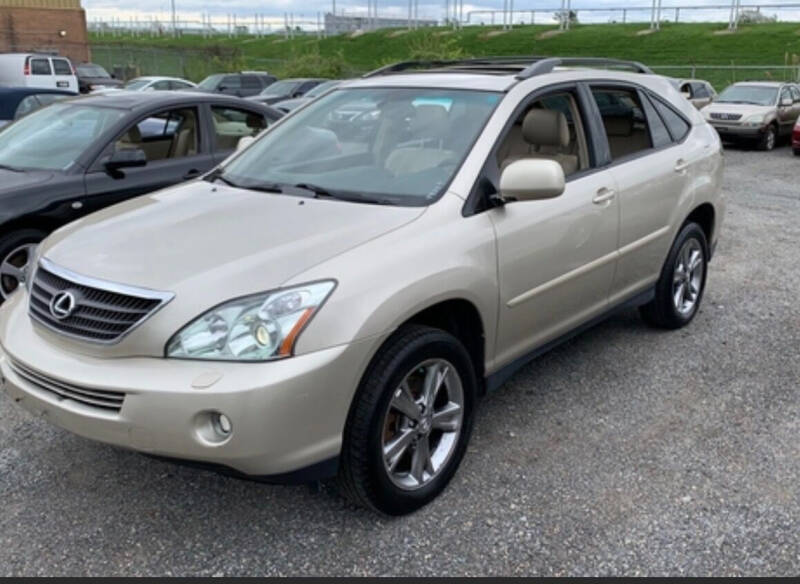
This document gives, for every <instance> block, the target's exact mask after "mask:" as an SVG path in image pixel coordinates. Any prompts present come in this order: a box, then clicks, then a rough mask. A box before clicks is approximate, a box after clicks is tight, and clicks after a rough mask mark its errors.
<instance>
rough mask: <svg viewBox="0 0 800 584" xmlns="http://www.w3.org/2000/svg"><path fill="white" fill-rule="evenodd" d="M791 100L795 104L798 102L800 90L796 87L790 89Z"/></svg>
mask: <svg viewBox="0 0 800 584" xmlns="http://www.w3.org/2000/svg"><path fill="white" fill-rule="evenodd" d="M792 98H793V99H794V100H795V102H797V101H800V89H798V88H797V87H792Z"/></svg>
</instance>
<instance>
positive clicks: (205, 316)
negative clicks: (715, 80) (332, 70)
mask: <svg viewBox="0 0 800 584" xmlns="http://www.w3.org/2000/svg"><path fill="white" fill-rule="evenodd" d="M474 63H475V62H474V61H469V60H467V61H464V62H463V63H459V62H456V63H448V64H442V63H441V62H437V63H432V64H431V67H436V68H440V69H445V71H444V72H439V73H436V72H426V73H425V74H422V73H419V72H416V71H414V70H411V67H415V68H419V67H421V66H422V65H421V64H420V63H419V62H414V63H409V64H401V65H397V66H395V67H392V68H388V69H383V70H381V71H379V72H376V73H375V74H373V75H371V76H369V77H368V78H366V79H363V80H358V81H355V82H352V83H348V84H346V85H345V86H342V87H340V88H336V89H334V90H333V91H332V92H331V93H328V94H327V95H325V96H323V97H321V98H319V99H317V100H315V101H314V102H312V103H310V104H308V106H306V107H304V108H302V110H299V111H297V112H295V113H293V114H292V115H291V116H288V117H287V118H285V119H284V120H282V121H281V122H280V123H278V124H276V125H275V126H273V127H272V128H271V129H268V130H267V131H266V132H265V133H264V134H262V135H261V136H260V137H259V138H258V139H257V140H256V141H255V142H254V143H253V144H252V145H250V146H249V147H247V148H245V149H243V150H241V151H239V152H237V153H236V154H235V155H233V156H232V157H231V158H230V159H229V160H228V161H227V162H225V163H224V164H223V165H222V166H221V167H220V168H218V169H216V170H215V171H214V172H213V173H211V174H209V175H208V176H207V177H206V178H205V180H203V181H195V182H192V183H189V184H186V185H182V186H177V187H174V188H172V189H168V190H165V191H161V192H159V193H157V194H152V195H148V196H144V197H140V198H137V199H135V200H132V201H128V202H126V203H124V204H122V205H118V206H116V207H112V208H110V209H106V210H104V211H101V212H100V213H97V214H94V215H92V216H89V217H86V218H84V219H83V220H82V221H78V222H75V223H72V224H70V225H68V226H66V227H65V228H63V229H61V230H60V231H59V232H58V233H56V234H54V235H53V236H51V237H50V238H48V239H47V240H46V241H45V242H44V243H43V244H42V245H41V246H40V248H39V250H38V252H37V254H36V257H35V258H34V262H35V264H36V266H37V267H36V272H35V275H34V276H33V278H32V280H31V281H30V283H29V286H28V288H27V289H21V290H20V291H19V292H18V293H16V294H14V295H13V296H12V298H11V299H10V300H9V301H8V302H6V304H5V305H4V306H3V307H2V309H0V347H1V349H0V352H2V358H0V371H1V372H2V375H1V376H0V377H2V378H3V379H4V380H5V388H6V390H7V391H8V392H9V393H10V395H11V398H12V401H13V402H14V403H18V404H20V405H21V406H22V407H25V408H27V409H28V410H30V411H32V412H42V411H46V412H47V416H46V419H47V420H48V421H50V422H52V423H55V424H57V425H60V426H62V427H64V428H66V429H68V430H70V431H72V432H75V433H77V434H80V435H82V436H86V437H89V438H93V439H96V440H102V441H104V442H108V443H111V444H117V445H120V446H124V447H126V448H133V449H138V450H143V451H146V452H148V453H150V454H153V455H159V456H165V457H171V458H178V459H189V460H192V461H195V462H196V463H205V464H209V465H212V467H214V468H222V469H227V471H228V472H232V473H234V474H236V473H238V474H240V475H241V474H244V475H251V476H259V477H261V478H264V479H271V480H281V481H287V480H292V479H294V480H310V479H312V478H315V477H322V476H329V475H333V474H337V473H338V477H339V483H340V486H341V490H342V492H343V493H344V494H345V495H346V496H348V497H350V498H351V499H352V500H354V501H356V502H358V503H360V504H363V505H366V506H369V507H372V508H374V509H377V510H379V511H381V512H383V513H388V514H402V513H408V512H410V511H413V510H415V509H417V508H419V507H421V506H422V505H424V504H425V503H427V502H429V501H431V500H432V499H433V498H434V497H435V496H436V495H437V494H438V493H440V492H441V491H442V490H443V489H444V488H445V486H446V484H447V483H448V481H449V480H450V479H451V477H452V476H453V475H454V473H455V472H456V469H457V467H458V465H459V462H460V461H461V458H462V457H463V455H464V453H465V452H466V451H467V444H468V441H469V437H470V433H471V430H472V426H473V423H474V420H475V412H476V408H477V406H478V403H479V402H478V399H479V396H480V395H482V394H483V393H485V392H487V391H490V390H493V389H496V388H497V387H499V386H500V385H501V384H502V383H503V382H504V380H506V379H508V377H509V376H510V375H511V374H512V373H513V372H514V371H515V370H517V369H519V368H520V367H522V366H523V365H524V364H526V363H527V362H528V361H529V360H530V359H532V358H534V357H535V356H536V355H538V354H541V353H542V352H544V351H545V350H547V349H548V348H550V347H553V346H555V345H556V344H558V343H559V342H560V341H563V340H565V339H567V338H569V337H570V336H572V335H574V334H575V333H576V332H578V331H580V330H582V329H585V328H587V327H589V326H591V325H592V324H593V323H596V322H598V321H599V320H601V319H602V318H604V317H605V316H607V315H608V314H610V313H611V312H613V311H614V310H618V309H620V308H623V307H631V306H640V307H641V312H642V315H643V316H644V318H645V320H646V321H648V322H649V323H652V324H654V325H656V326H659V327H664V328H667V329H678V328H681V327H684V326H686V325H687V324H688V323H690V322H691V321H692V319H693V318H694V316H695V315H696V314H697V311H698V309H699V307H700V303H701V301H702V297H703V290H704V287H705V282H706V275H707V273H708V265H709V264H708V262H709V260H710V259H711V257H712V253H713V250H714V247H715V245H716V242H717V241H718V238H719V232H720V224H721V222H722V219H723V217H724V215H725V203H724V197H723V196H722V195H721V193H720V189H721V186H722V172H723V160H722V154H721V143H720V139H719V137H718V136H717V134H716V133H715V132H714V130H713V129H712V128H711V127H710V126H709V125H708V124H707V123H705V121H704V120H703V118H702V116H701V115H700V113H698V111H697V110H696V109H695V108H694V107H692V105H691V104H689V103H688V102H687V101H686V100H685V99H683V97H681V95H680V94H679V93H678V92H677V91H676V90H675V89H674V88H673V87H672V86H671V85H670V84H669V83H668V82H667V81H665V80H664V79H663V78H661V77H659V76H656V75H652V74H649V69H647V68H646V67H644V66H642V65H639V64H635V63H630V64H623V63H620V62H617V61H605V60H597V59H594V60H590V61H586V60H582V59H560V58H543V59H538V60H535V61H532V62H530V63H522V62H521V61H520V59H518V58H516V59H510V60H502V59H494V60H489V59H483V60H481V61H480V64H481V66H480V67H474V66H473V64H474ZM604 63H607V64H608V66H609V67H613V69H612V70H607V71H606V70H601V69H600V67H601V65H603V64H604ZM587 64H590V65H592V67H585V66H581V65H587ZM623 65H626V66H629V68H631V69H632V70H633V71H638V72H639V73H636V72H622V71H619V70H617V69H619V68H620V67H621V66H623ZM453 73H457V74H453ZM607 93H612V94H614V95H615V97H617V98H619V99H615V100H614V101H615V102H617V103H619V102H628V103H633V104H635V105H636V107H638V108H639V109H640V110H641V111H642V112H643V114H644V117H643V118H642V120H641V121H637V120H635V118H634V115H633V111H631V110H630V109H629V111H627V112H619V113H618V114H606V115H603V114H602V113H601V112H600V110H599V109H598V106H597V103H598V101H607V100H604V99H603V100H601V99H600V98H601V97H602V96H604V95H605V94H607ZM365 101H369V102H372V103H374V104H375V105H376V107H377V108H378V111H379V116H378V118H379V119H380V124H379V125H378V126H377V127H376V131H375V132H374V133H372V134H370V135H364V136H363V137H361V139H360V143H358V144H357V145H356V146H358V148H352V149H347V150H340V151H337V152H335V153H332V152H331V151H330V149H328V148H327V147H326V148H320V149H319V150H318V152H319V154H317V155H310V154H309V148H308V145H309V139H310V136H311V134H310V133H309V131H310V130H313V131H314V136H316V137H317V139H318V140H319V142H320V143H324V144H328V143H330V141H331V134H332V130H330V129H328V128H327V127H326V124H327V121H328V119H329V118H330V114H331V112H335V111H337V110H341V109H344V108H346V106H347V104H348V103H351V102H356V103H363V102H365ZM565 111H566V112H567V113H566V114H565V113H564V112H565ZM685 334H691V333H685ZM567 462H568V461H567Z"/></svg>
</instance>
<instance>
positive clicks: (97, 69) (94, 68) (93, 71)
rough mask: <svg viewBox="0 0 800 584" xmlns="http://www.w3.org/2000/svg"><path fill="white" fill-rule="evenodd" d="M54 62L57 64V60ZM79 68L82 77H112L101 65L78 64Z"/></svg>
mask: <svg viewBox="0 0 800 584" xmlns="http://www.w3.org/2000/svg"><path fill="white" fill-rule="evenodd" d="M53 64H55V61H53ZM77 69H78V75H80V76H81V77H102V78H104V79H106V78H109V77H111V75H109V74H108V72H107V71H106V70H105V69H103V68H102V67H101V66H100V65H93V64H91V63H87V64H85V65H78V67H77Z"/></svg>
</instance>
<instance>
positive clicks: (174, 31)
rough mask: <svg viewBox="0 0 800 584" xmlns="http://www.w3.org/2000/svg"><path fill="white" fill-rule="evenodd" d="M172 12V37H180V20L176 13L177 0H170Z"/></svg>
mask: <svg viewBox="0 0 800 584" xmlns="http://www.w3.org/2000/svg"><path fill="white" fill-rule="evenodd" d="M169 4H170V12H171V13H172V36H178V18H177V13H176V12H175V0H170V2H169Z"/></svg>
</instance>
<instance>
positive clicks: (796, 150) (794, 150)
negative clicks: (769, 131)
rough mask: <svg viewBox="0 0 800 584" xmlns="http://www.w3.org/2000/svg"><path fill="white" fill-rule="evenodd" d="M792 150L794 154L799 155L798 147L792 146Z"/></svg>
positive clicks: (799, 149)
mask: <svg viewBox="0 0 800 584" xmlns="http://www.w3.org/2000/svg"><path fill="white" fill-rule="evenodd" d="M793 152H794V155H795V156H800V148H794V149H793Z"/></svg>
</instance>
